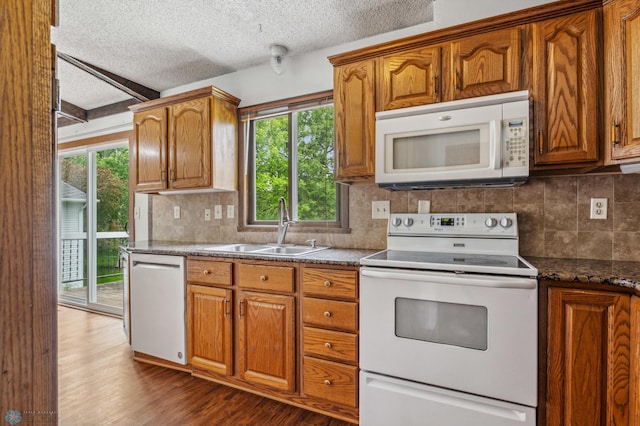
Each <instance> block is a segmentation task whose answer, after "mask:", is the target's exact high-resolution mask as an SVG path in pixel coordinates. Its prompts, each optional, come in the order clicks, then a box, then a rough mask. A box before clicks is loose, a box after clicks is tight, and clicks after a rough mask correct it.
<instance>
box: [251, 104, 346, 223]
mask: <svg viewBox="0 0 640 426" xmlns="http://www.w3.org/2000/svg"><path fill="white" fill-rule="evenodd" d="M241 116H242V120H243V124H244V132H243V133H244V134H243V137H244V148H245V164H244V170H245V173H244V176H245V178H246V180H247V185H246V188H247V191H246V195H245V197H244V199H245V206H246V207H245V209H246V214H245V215H246V224H247V225H274V224H276V223H277V220H278V200H279V199H280V198H281V197H284V198H285V199H286V200H287V203H288V205H289V215H290V217H291V220H293V221H295V222H296V227H300V226H301V227H306V228H307V230H308V228H309V227H323V228H326V227H327V226H329V227H334V228H342V227H346V216H347V214H346V207H347V206H348V202H347V201H348V198H347V196H348V189H347V188H348V187H344V186H342V185H339V184H337V183H336V182H335V176H334V168H335V148H334V124H333V123H334V122H333V120H334V109H333V98H332V92H324V93H321V94H317V95H311V96H307V97H304V98H296V99H293V100H287V101H283V102H278V103H270V104H265V105H261V106H256V107H251V108H246V109H243V110H241ZM293 232H295V231H293Z"/></svg>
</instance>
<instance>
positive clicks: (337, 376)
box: [302, 357, 358, 408]
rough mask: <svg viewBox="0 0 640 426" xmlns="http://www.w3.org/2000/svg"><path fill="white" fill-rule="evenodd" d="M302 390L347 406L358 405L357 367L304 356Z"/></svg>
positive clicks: (307, 393) (310, 394) (308, 394)
mask: <svg viewBox="0 0 640 426" xmlns="http://www.w3.org/2000/svg"><path fill="white" fill-rule="evenodd" d="M302 374H303V381H302V386H303V389H302V391H303V392H304V393H305V394H306V395H307V396H314V397H316V398H322V399H326V400H327V401H332V402H335V403H338V404H343V405H347V406H349V407H354V408H355V407H357V405H358V367H354V366H351V365H344V364H339V363H337V362H331V361H325V360H322V359H316V358H311V357H304V365H303V371H302Z"/></svg>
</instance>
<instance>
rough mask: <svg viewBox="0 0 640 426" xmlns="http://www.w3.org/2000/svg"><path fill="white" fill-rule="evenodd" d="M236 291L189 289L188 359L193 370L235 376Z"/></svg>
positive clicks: (197, 287)
mask: <svg viewBox="0 0 640 426" xmlns="http://www.w3.org/2000/svg"><path fill="white" fill-rule="evenodd" d="M232 303H233V299H232V291H231V290H229V289H225V288H215V287H205V286H201V285H193V284H189V285H188V286H187V357H188V359H189V363H190V364H191V365H192V366H193V367H198V368H203V369H205V370H208V371H211V372H214V373H218V374H228V375H230V374H233V328H232V324H233V315H232V314H231V306H232Z"/></svg>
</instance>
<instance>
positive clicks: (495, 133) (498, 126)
mask: <svg viewBox="0 0 640 426" xmlns="http://www.w3.org/2000/svg"><path fill="white" fill-rule="evenodd" d="M501 131H502V120H491V121H490V122H489V140H490V141H491V142H490V149H489V155H490V156H491V159H490V164H489V167H490V168H491V170H498V169H500V167H501V166H502V159H501V158H500V154H501V153H502V152H501V151H502V150H501V149H499V148H500V147H501V145H502V134H501Z"/></svg>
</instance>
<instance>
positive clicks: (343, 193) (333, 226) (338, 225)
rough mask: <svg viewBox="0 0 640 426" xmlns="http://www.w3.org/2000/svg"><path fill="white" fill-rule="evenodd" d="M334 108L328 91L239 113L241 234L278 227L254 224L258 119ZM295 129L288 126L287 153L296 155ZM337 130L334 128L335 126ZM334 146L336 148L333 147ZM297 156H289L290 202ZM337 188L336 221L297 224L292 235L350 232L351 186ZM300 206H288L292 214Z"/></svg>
mask: <svg viewBox="0 0 640 426" xmlns="http://www.w3.org/2000/svg"><path fill="white" fill-rule="evenodd" d="M328 104H331V105H333V91H332V90H328V91H325V92H319V93H314V94H310V95H305V96H300V97H295V98H288V99H283V100H280V101H274V102H267V103H263V104H258V105H254V106H251V107H245V108H240V109H239V111H238V115H239V117H238V118H239V124H240V129H241V131H240V137H239V139H240V144H239V146H240V151H241V155H240V156H239V158H240V165H239V170H240V177H241V179H240V181H241V182H242V184H241V186H240V193H239V200H238V201H239V208H240V209H241V212H242V213H241V214H239V215H238V219H239V221H240V223H239V230H241V231H259V230H268V231H271V230H273V228H274V227H275V226H277V221H276V220H272V221H265V220H261V221H255V220H253V218H254V217H255V211H254V209H255V200H253V199H252V194H253V192H254V187H255V181H254V180H255V175H254V174H253V173H254V171H255V164H254V162H255V155H254V152H255V147H254V144H253V140H252V132H253V131H254V126H253V125H252V124H251V122H252V121H254V120H256V119H262V118H269V117H276V116H282V115H287V114H288V115H291V114H293V113H294V112H298V111H304V110H308V109H310V108H313V107H320V106H323V105H328ZM292 127H293V126H291V125H290V126H289V140H288V143H287V150H288V152H289V153H290V154H292V153H294V150H293V144H294V141H293V140H292V134H291V131H292ZM334 128H335V127H334ZM334 146H335V145H334ZM293 157H294V155H289V158H288V168H289V174H288V179H289V182H288V183H289V184H288V190H287V203H289V200H291V199H292V190H293V187H294V186H297V183H296V182H294V181H295V179H294V177H293V176H292V174H291V171H292V170H293V168H292V163H293V161H294V160H295V159H294V158H293ZM335 183H336V184H337V185H338V187H337V191H338V194H337V199H336V203H337V204H336V216H338V217H337V220H336V221H301V222H297V223H296V225H295V226H292V227H291V228H289V232H294V233H295V232H314V231H324V232H326V231H327V230H330V231H331V232H336V233H343V232H350V230H349V228H348V226H349V187H348V185H341V184H340V183H339V182H335ZM296 209H297V206H289V211H290V212H291V211H295V210H296Z"/></svg>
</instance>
